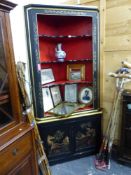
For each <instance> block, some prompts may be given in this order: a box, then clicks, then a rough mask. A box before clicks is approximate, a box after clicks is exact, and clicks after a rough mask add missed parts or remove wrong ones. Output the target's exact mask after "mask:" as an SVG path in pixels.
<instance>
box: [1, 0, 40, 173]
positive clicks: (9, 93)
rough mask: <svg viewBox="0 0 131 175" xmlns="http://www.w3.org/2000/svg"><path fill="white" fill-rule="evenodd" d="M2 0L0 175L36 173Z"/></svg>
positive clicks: (6, 7) (9, 7)
mask: <svg viewBox="0 0 131 175" xmlns="http://www.w3.org/2000/svg"><path fill="white" fill-rule="evenodd" d="M15 6H16V4H14V3H12V2H9V1H4V0H2V1H0V175H7V174H8V175H18V174H19V175H25V174H28V175H37V174H38V168H37V163H36V155H35V140H34V132H33V127H32V126H30V125H29V124H27V123H24V121H22V118H23V117H22V110H21V105H20V100H19V91H18V85H17V76H16V71H15V61H14V55H13V48H12V40H11V29H10V20H9V12H10V10H12V9H13V8H14V7H15Z"/></svg>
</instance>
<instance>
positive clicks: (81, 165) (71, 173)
mask: <svg viewBox="0 0 131 175" xmlns="http://www.w3.org/2000/svg"><path fill="white" fill-rule="evenodd" d="M94 160H95V157H94V156H89V157H86V158H81V159H77V160H73V161H69V162H66V163H62V164H57V165H53V166H51V172H52V175H131V168H130V167H127V166H124V165H121V164H118V163H116V162H115V161H113V160H111V164H110V165H111V166H110V169H107V170H106V171H102V170H98V169H96V168H95V165H94Z"/></svg>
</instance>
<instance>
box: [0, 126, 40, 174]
mask: <svg viewBox="0 0 131 175" xmlns="http://www.w3.org/2000/svg"><path fill="white" fill-rule="evenodd" d="M33 134H34V133H33V129H32V127H31V126H29V125H27V124H24V123H23V124H19V125H17V126H16V127H14V128H12V129H11V130H10V133H8V132H6V133H4V134H3V135H1V137H0V140H1V142H0V164H1V165H2V166H1V167H0V174H1V175H7V174H12V175H14V174H17V172H19V174H20V175H22V174H23V173H24V172H25V174H26V173H27V172H28V171H29V172H30V173H28V174H29V175H30V174H32V175H36V174H37V165H36V157H35V153H34V151H35V149H34V148H35V145H34V135H33ZM26 168H27V169H26Z"/></svg>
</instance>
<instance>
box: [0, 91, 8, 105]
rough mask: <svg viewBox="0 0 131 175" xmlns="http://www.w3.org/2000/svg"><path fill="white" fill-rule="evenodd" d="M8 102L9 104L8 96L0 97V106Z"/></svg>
mask: <svg viewBox="0 0 131 175" xmlns="http://www.w3.org/2000/svg"><path fill="white" fill-rule="evenodd" d="M8 102H9V95H8V94H2V95H0V105H2V104H5V103H8Z"/></svg>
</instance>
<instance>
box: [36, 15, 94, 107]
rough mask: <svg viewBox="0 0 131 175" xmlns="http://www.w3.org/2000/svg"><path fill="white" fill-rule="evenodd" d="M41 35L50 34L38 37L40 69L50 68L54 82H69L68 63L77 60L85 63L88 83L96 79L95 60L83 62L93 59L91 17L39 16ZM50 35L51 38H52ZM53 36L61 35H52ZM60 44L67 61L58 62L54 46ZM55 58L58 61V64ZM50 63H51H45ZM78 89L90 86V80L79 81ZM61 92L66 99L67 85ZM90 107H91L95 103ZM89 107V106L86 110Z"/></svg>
mask: <svg viewBox="0 0 131 175" xmlns="http://www.w3.org/2000/svg"><path fill="white" fill-rule="evenodd" d="M37 22H38V26H37V27H38V35H48V38H46V37H39V50H40V52H39V55H40V61H41V62H42V63H41V69H44V68H51V69H52V71H53V74H54V77H55V83H57V82H59V81H61V82H65V81H67V65H68V64H73V62H68V61H71V60H76V61H75V64H85V75H86V76H85V82H86V81H88V82H93V62H92V61H82V60H85V59H90V60H92V59H93V55H92V53H93V48H92V18H91V17H83V16H77V17H76V16H57V15H56V16H55V15H37ZM69 35H73V36H83V35H90V36H89V37H81V38H59V36H69ZM49 36H50V37H49ZM52 36H58V37H57V38H52ZM58 43H62V50H64V51H65V52H66V58H65V61H64V62H62V63H61V62H57V58H56V57H55V48H56V46H57V44H58ZM52 61H56V62H55V63H54V62H52ZM44 62H50V63H46V64H45V63H44ZM77 84H78V92H79V90H80V89H81V88H82V87H87V86H89V85H88V84H87V83H77ZM60 90H61V95H62V98H63V99H64V85H62V86H60ZM87 108H92V105H91V106H90V107H87ZM87 108H86V109H87Z"/></svg>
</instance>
